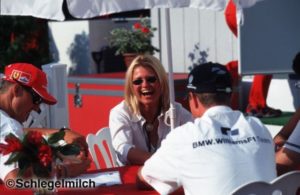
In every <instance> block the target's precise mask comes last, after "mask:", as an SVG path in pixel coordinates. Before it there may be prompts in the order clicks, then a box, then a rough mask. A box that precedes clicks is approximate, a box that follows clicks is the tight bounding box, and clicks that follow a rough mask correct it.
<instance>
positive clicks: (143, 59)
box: [124, 54, 170, 114]
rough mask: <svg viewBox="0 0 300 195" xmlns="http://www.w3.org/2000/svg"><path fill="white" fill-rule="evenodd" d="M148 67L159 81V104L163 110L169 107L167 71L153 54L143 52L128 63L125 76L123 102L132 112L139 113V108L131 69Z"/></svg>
mask: <svg viewBox="0 0 300 195" xmlns="http://www.w3.org/2000/svg"><path fill="white" fill-rule="evenodd" d="M139 66H142V67H148V68H151V69H152V70H153V71H154V73H155V74H156V76H157V79H158V82H159V83H160V86H161V87H160V90H161V97H160V101H161V102H160V105H157V106H160V107H161V108H162V111H163V112H166V111H167V110H168V109H169V107H170V97H169V95H170V94H169V86H168V78H167V73H166V71H165V69H164V67H163V66H162V64H161V63H160V61H159V60H158V59H157V58H155V57H154V56H151V55H148V54H144V55H138V56H137V57H136V58H135V59H134V60H133V61H132V63H131V64H130V66H129V67H128V69H127V72H126V77H125V91H124V94H125V95H124V96H125V102H126V104H127V105H128V106H129V108H130V109H131V111H132V112H133V113H134V114H141V112H140V109H139V102H138V100H137V98H136V96H135V95H134V93H133V84H132V76H133V71H134V69H135V68H136V67H139Z"/></svg>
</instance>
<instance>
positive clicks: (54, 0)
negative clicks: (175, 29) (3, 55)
mask: <svg viewBox="0 0 300 195" xmlns="http://www.w3.org/2000/svg"><path fill="white" fill-rule="evenodd" d="M63 1H64V0H0V15H16V16H18V15H19V16H20V15H21V16H34V17H38V18H45V19H51V20H58V21H63V20H65V16H64V14H63V10H62V6H63ZM65 1H66V2H67V5H68V9H69V11H70V14H71V15H73V16H74V17H76V18H92V17H96V16H103V15H107V14H111V13H118V12H123V11H131V10H138V9H150V8H180V7H192V8H198V9H210V10H215V11H221V10H223V9H224V8H225V6H226V4H227V1H228V0H65ZM234 1H235V2H236V4H237V8H238V9H241V8H246V7H251V6H253V5H254V4H255V3H256V2H258V1H262V0H234Z"/></svg>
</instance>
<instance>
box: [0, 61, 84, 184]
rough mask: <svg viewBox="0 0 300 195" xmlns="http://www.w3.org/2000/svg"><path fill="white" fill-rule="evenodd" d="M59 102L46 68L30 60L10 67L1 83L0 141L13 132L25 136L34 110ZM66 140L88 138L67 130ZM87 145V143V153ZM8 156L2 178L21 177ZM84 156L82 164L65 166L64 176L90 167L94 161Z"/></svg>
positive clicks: (3, 157)
mask: <svg viewBox="0 0 300 195" xmlns="http://www.w3.org/2000/svg"><path fill="white" fill-rule="evenodd" d="M56 102H57V100H56V99H55V98H54V97H53V96H52V95H51V94H50V93H49V92H48V91H47V77H46V74H45V73H44V72H43V71H42V70H40V69H38V68H37V67H35V66H33V65H32V64H27V63H16V64H11V65H8V66H6V67H5V71H4V76H3V78H2V80H1V85H0V130H1V132H0V143H3V142H5V141H4V140H5V136H6V135H8V134H10V133H13V134H14V135H15V136H17V137H22V136H23V135H24V133H25V132H26V131H29V129H23V127H22V123H23V122H24V121H25V120H26V119H27V118H28V116H29V114H30V112H31V111H32V110H35V111H39V105H40V104H41V103H46V104H49V105H53V104H55V103H56ZM30 130H36V131H40V132H42V133H43V134H51V133H54V132H57V131H58V130H55V129H30ZM65 141H66V142H67V143H72V142H74V141H80V142H81V143H83V142H84V143H85V139H84V137H83V136H81V135H79V134H77V133H75V132H74V131H66V134H65ZM77 143H78V142H77ZM85 144H86V143H85ZM86 148H87V147H85V145H83V150H84V151H85V153H86ZM86 154H87V153H86ZM83 156H85V158H84V157H83ZM8 157H9V155H0V170H1V171H0V179H1V180H2V181H5V180H7V179H14V178H16V177H17V173H18V167H17V165H5V164H4V163H5V162H6V161H7V159H8ZM80 158H81V159H80V160H81V161H80V162H81V163H78V162H77V163H74V162H73V163H72V162H69V164H67V165H64V171H65V172H64V175H66V173H69V174H68V175H67V176H76V175H79V174H81V173H82V172H84V171H85V170H86V169H87V168H88V167H89V164H90V160H88V159H87V158H86V155H81V156H80Z"/></svg>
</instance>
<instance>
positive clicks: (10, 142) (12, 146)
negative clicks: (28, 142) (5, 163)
mask: <svg viewBox="0 0 300 195" xmlns="http://www.w3.org/2000/svg"><path fill="white" fill-rule="evenodd" d="M5 141H6V143H7V144H0V153H1V154H3V155H6V154H9V153H11V152H17V151H20V150H22V144H21V142H20V140H19V139H18V138H17V137H16V136H15V135H13V134H9V135H7V136H6V137H5Z"/></svg>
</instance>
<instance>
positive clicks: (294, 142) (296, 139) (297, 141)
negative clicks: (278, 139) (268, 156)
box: [283, 121, 300, 153]
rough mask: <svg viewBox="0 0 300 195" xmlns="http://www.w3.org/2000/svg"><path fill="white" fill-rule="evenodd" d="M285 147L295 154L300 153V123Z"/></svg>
mask: <svg viewBox="0 0 300 195" xmlns="http://www.w3.org/2000/svg"><path fill="white" fill-rule="evenodd" d="M283 147H285V148H288V149H290V150H292V151H294V152H297V153H300V122H299V121H298V123H297V125H296V127H295V129H294V130H293V132H292V134H291V135H290V137H289V139H288V140H287V141H286V142H285V144H284V145H283Z"/></svg>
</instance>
